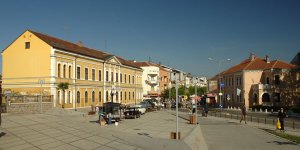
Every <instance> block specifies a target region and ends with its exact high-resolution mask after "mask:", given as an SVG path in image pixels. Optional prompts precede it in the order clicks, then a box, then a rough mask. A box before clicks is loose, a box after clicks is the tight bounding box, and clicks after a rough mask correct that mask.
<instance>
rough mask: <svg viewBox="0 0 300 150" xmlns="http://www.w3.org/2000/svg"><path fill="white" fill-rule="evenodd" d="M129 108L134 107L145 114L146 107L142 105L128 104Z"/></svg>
mask: <svg viewBox="0 0 300 150" xmlns="http://www.w3.org/2000/svg"><path fill="white" fill-rule="evenodd" d="M130 108H136V109H138V110H139V111H140V112H141V114H145V113H146V108H144V107H142V105H134V106H130Z"/></svg>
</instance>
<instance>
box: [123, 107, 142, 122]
mask: <svg viewBox="0 0 300 150" xmlns="http://www.w3.org/2000/svg"><path fill="white" fill-rule="evenodd" d="M124 115H125V118H126V119H127V118H134V119H135V118H140V117H141V112H140V111H139V110H138V109H137V108H136V107H132V108H130V107H129V108H127V109H126V110H125V112H124Z"/></svg>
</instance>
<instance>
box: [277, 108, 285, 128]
mask: <svg viewBox="0 0 300 150" xmlns="http://www.w3.org/2000/svg"><path fill="white" fill-rule="evenodd" d="M277 117H278V119H279V122H280V126H281V128H280V131H283V132H284V131H285V130H284V118H285V117H286V113H285V111H284V110H283V108H280V111H279V112H278V116H277Z"/></svg>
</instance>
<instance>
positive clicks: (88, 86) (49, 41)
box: [2, 30, 143, 108]
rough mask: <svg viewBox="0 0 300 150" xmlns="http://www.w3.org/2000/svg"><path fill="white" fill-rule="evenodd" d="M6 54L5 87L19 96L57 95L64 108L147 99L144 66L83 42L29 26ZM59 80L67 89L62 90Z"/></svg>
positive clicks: (55, 96) (4, 64)
mask: <svg viewBox="0 0 300 150" xmlns="http://www.w3.org/2000/svg"><path fill="white" fill-rule="evenodd" d="M2 57H3V89H4V90H10V91H12V93H13V94H14V95H52V96H53V105H54V107H64V108H82V107H90V106H91V105H102V104H103V103H105V102H109V101H114V102H118V103H122V104H131V103H135V102H136V101H140V100H141V99H142V73H143V70H142V69H141V68H140V67H138V66H136V65H135V64H133V63H131V62H130V61H127V60H125V59H123V58H121V57H118V56H115V55H112V54H109V53H105V52H102V51H98V50H94V49H90V48H87V47H84V46H83V45H82V44H74V43H71V42H67V41H64V40H61V39H58V38H55V37H52V36H48V35H45V34H42V33H38V32H34V31H31V30H27V31H25V32H24V33H23V34H21V35H20V36H19V37H18V38H17V39H16V40H15V41H13V42H12V43H11V44H10V45H9V46H8V47H7V48H6V49H4V50H3V51H2ZM60 83H68V84H69V86H68V89H65V90H63V89H59V88H58V84H60Z"/></svg>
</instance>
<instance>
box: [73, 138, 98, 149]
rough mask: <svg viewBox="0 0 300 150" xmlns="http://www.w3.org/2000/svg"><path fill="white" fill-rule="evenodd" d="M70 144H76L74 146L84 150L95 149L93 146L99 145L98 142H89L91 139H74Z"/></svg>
mask: <svg viewBox="0 0 300 150" xmlns="http://www.w3.org/2000/svg"><path fill="white" fill-rule="evenodd" d="M70 144H71V145H73V146H76V147H78V148H80V149H85V150H89V149H95V148H97V147H99V146H101V145H100V144H98V143H95V142H91V141H89V140H86V139H82V140H78V141H74V142H72V143H70Z"/></svg>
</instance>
